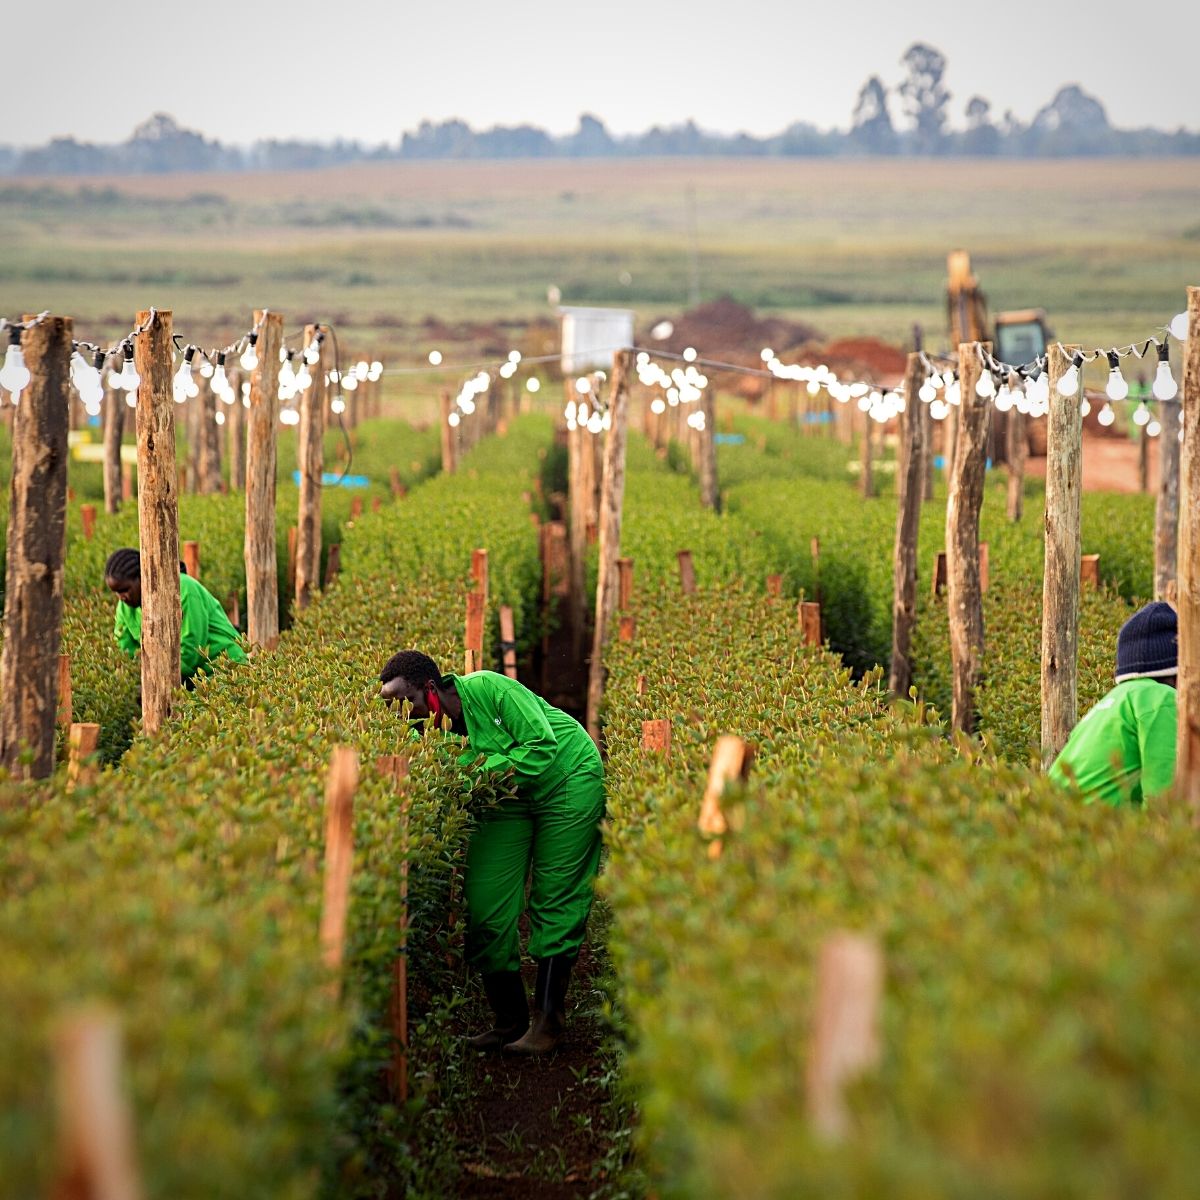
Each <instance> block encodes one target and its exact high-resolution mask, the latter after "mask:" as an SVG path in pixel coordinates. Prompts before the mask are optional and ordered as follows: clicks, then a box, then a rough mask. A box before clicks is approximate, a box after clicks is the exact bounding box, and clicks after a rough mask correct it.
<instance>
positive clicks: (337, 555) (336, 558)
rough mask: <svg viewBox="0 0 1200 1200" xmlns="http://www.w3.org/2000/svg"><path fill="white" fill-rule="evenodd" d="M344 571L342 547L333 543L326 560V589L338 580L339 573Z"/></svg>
mask: <svg viewBox="0 0 1200 1200" xmlns="http://www.w3.org/2000/svg"><path fill="white" fill-rule="evenodd" d="M341 569H342V546H341V543H340V542H331V543H330V544H329V554H328V555H327V556H326V558H325V583H324V586H325V587H326V588H328V587H329V585H330V584H331V583H333V581H334V580H335V579H336V578H337V575H338V572H339V571H340V570H341Z"/></svg>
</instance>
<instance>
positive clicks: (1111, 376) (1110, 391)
mask: <svg viewBox="0 0 1200 1200" xmlns="http://www.w3.org/2000/svg"><path fill="white" fill-rule="evenodd" d="M1104 393H1105V395H1106V396H1107V397H1108V398H1109V399H1110V400H1124V399H1125V397H1126V396H1128V395H1129V384H1128V382H1127V381H1126V379H1125V376H1124V375H1122V374H1121V359H1120V356H1119V355H1118V354H1117V352H1116V351H1115V350H1109V351H1108V383H1107V384H1105V387H1104Z"/></svg>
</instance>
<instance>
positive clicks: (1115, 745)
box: [1050, 679, 1176, 804]
mask: <svg viewBox="0 0 1200 1200" xmlns="http://www.w3.org/2000/svg"><path fill="white" fill-rule="evenodd" d="M1175 741H1176V709H1175V689H1174V688H1173V687H1168V686H1167V685H1166V684H1163V683H1158V682H1156V681H1155V680H1153V679H1127V680H1126V681H1125V682H1124V683H1118V684H1117V686H1116V687H1115V688H1113V690H1112V691H1111V692H1109V693H1108V695H1107V696H1105V697H1104V698H1103V699H1102V700H1100V701H1099V702H1098V703H1097V704H1096V706H1095V707H1094V708H1093V709H1092V710H1091V711H1090V712H1089V713H1088V714H1087V716H1086V717H1084V718H1083V720H1082V721H1080V722H1079V724H1078V725H1076V726H1075V728H1074V730H1073V731H1072V732H1071V736H1070V737H1069V738H1068V739H1067V744H1066V745H1065V746H1064V747H1063V749H1062V753H1061V754H1059V756H1058V758H1056V759H1055V760H1054V765H1053V766H1052V767H1051V768H1050V778H1051V779H1054V780H1057V781H1058V782H1059V783H1061V784H1064V785H1066V784H1070V783H1072V782H1073V783H1076V784H1078V786H1079V787H1080V788H1081V789H1082V790H1083V791H1084V792H1085V793H1087V797H1088V799H1089V800H1102V801H1103V802H1104V803H1105V804H1142V803H1143V802H1144V801H1146V800H1150V799H1153V798H1155V797H1158V796H1163V795H1165V794H1167V793H1168V792H1169V791H1170V790H1171V787H1172V785H1173V784H1174V781H1175Z"/></svg>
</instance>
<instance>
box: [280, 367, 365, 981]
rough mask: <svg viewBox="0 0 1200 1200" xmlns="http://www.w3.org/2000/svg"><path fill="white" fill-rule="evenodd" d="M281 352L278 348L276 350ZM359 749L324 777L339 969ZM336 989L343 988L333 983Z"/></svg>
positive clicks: (330, 960)
mask: <svg viewBox="0 0 1200 1200" xmlns="http://www.w3.org/2000/svg"><path fill="white" fill-rule="evenodd" d="M276 355H278V351H276ZM357 787H358V753H357V751H355V750H353V749H352V748H351V747H349V746H335V747H334V748H333V756H332V757H331V759H330V761H329V774H328V775H327V776H326V777H325V879H324V893H323V897H322V901H321V934H320V939H321V961H322V962H323V963H324V964H325V966H326V968H328V970H330V971H332V972H338V973H340V971H341V968H342V962H343V960H344V958H345V946H346V917H347V915H348V913H349V911H350V874H351V871H352V870H353V866H354V792H355V789H356V788H357ZM333 986H334V991H335V993H336V992H337V991H339V990H340V988H339V986H338V984H337V982H336V981H335V983H334V985H333Z"/></svg>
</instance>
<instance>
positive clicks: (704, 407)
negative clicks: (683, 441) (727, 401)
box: [697, 384, 721, 512]
mask: <svg viewBox="0 0 1200 1200" xmlns="http://www.w3.org/2000/svg"><path fill="white" fill-rule="evenodd" d="M699 409H700V411H701V412H702V413H703V414H704V428H703V429H700V430H697V439H698V457H699V460H700V461H699V467H700V469H699V472H698V474H699V476H700V503H701V504H703V505H704V507H705V508H711V509H712V510H713V512H719V511H720V509H721V491H720V486H719V482H718V479H717V440H716V439H717V389H716V387H715V386H714V385H712V384H710V385H709V386H708V387H706V388H704V389H703V391H702V392H701V393H700V402H699Z"/></svg>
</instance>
